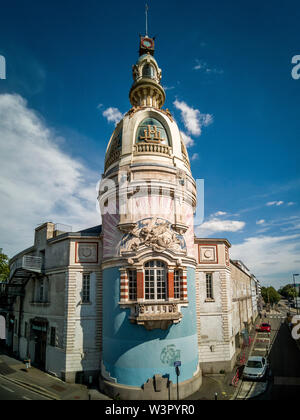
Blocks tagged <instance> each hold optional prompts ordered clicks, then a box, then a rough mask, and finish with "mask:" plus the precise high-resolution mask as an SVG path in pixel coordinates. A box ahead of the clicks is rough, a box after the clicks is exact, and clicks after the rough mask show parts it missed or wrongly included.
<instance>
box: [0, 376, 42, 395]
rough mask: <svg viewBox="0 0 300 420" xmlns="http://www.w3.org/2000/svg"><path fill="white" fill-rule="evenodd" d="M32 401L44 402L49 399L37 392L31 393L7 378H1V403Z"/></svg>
mask: <svg viewBox="0 0 300 420" xmlns="http://www.w3.org/2000/svg"><path fill="white" fill-rule="evenodd" d="M16 400H23V401H26V400H27V401H30V400H43V401H46V400H48V398H45V397H43V396H42V395H39V394H37V393H35V392H31V391H29V390H27V389H26V388H23V387H22V386H19V385H16V384H14V383H12V382H10V381H7V380H6V379H5V378H2V377H0V401H16Z"/></svg>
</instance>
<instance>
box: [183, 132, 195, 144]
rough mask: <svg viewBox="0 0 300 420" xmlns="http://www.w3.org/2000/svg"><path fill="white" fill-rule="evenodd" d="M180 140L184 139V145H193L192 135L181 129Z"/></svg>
mask: <svg viewBox="0 0 300 420" xmlns="http://www.w3.org/2000/svg"><path fill="white" fill-rule="evenodd" d="M180 134H181V137H182V140H183V141H184V144H185V145H186V147H192V146H194V144H195V143H194V140H193V139H192V137H190V136H188V135H187V134H185V133H184V132H183V131H180Z"/></svg>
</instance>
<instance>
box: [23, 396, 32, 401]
mask: <svg viewBox="0 0 300 420" xmlns="http://www.w3.org/2000/svg"><path fill="white" fill-rule="evenodd" d="M22 398H23V400H28V401H32V399H31V398H28V397H22Z"/></svg>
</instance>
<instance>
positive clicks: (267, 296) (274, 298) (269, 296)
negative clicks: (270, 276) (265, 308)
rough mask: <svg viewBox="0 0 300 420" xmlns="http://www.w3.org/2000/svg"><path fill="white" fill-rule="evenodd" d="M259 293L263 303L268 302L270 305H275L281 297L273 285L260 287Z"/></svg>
mask: <svg viewBox="0 0 300 420" xmlns="http://www.w3.org/2000/svg"><path fill="white" fill-rule="evenodd" d="M261 294H262V297H263V300H264V301H265V303H270V304H271V305H276V303H278V302H279V301H280V299H281V296H280V294H279V293H278V292H276V290H275V289H274V287H262V289H261Z"/></svg>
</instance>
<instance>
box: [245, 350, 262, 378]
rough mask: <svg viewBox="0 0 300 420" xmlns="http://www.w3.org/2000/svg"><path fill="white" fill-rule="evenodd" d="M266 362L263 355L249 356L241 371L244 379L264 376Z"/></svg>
mask: <svg viewBox="0 0 300 420" xmlns="http://www.w3.org/2000/svg"><path fill="white" fill-rule="evenodd" d="M267 369H268V362H267V359H266V358H265V357H261V356H250V357H249V359H248V362H247V364H246V366H245V369H244V372H243V378H244V379H252V380H261V379H264V377H265V376H266V373H267Z"/></svg>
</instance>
